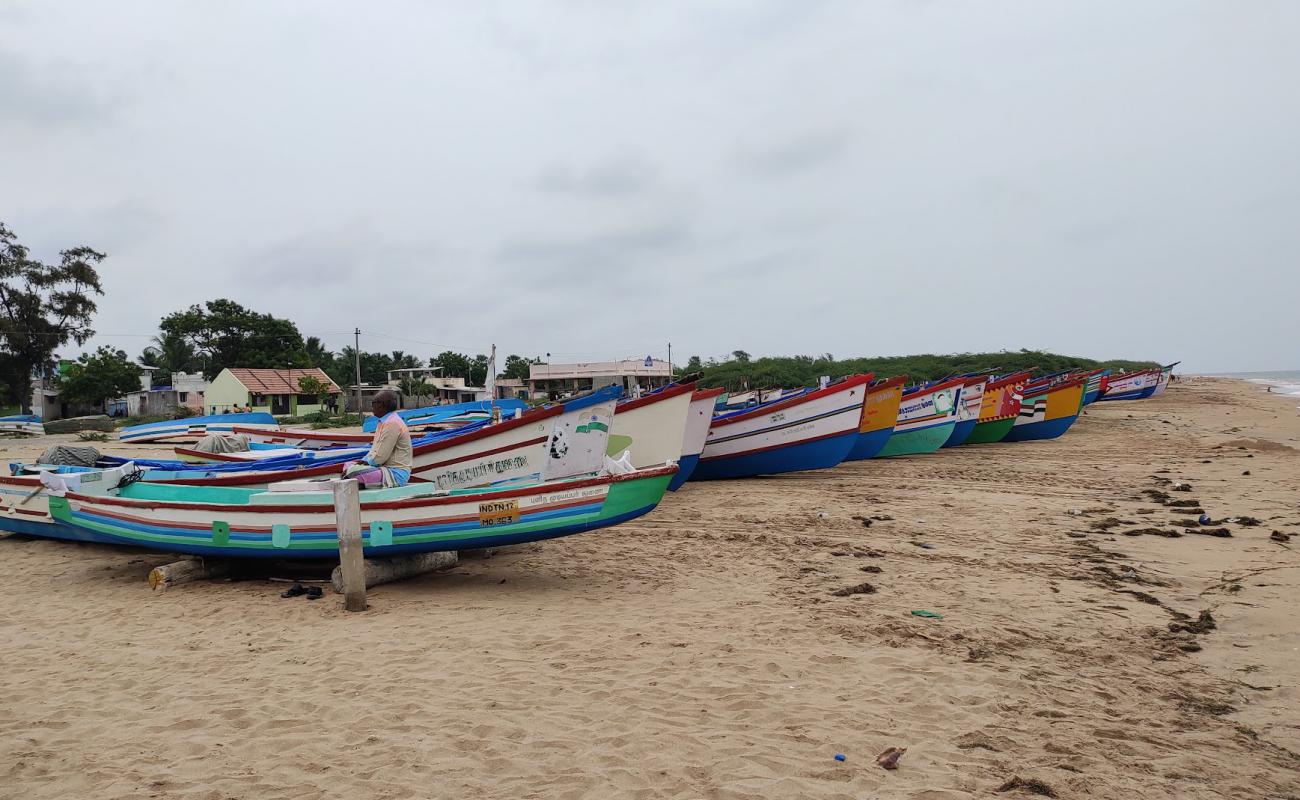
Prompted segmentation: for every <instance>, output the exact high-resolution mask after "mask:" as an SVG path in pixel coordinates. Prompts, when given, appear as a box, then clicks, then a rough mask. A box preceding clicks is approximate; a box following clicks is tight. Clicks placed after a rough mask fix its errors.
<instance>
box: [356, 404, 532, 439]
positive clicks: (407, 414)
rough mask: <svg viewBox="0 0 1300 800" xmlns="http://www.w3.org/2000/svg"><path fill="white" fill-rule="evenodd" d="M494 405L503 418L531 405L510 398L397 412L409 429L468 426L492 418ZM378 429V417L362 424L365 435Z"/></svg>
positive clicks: (366, 419) (406, 409)
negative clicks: (426, 426) (430, 426)
mask: <svg viewBox="0 0 1300 800" xmlns="http://www.w3.org/2000/svg"><path fill="white" fill-rule="evenodd" d="M493 405H495V406H496V407H497V408H498V409H500V410H501V416H503V417H513V416H514V415H515V412H516V411H518V412H524V411H527V410H528V409H529V405H528V404H527V403H525V402H523V401H522V400H515V399H513V398H508V399H505V400H497V401H496V402H495V404H494V403H493V402H492V401H490V400H474V401H471V402H468V403H452V404H449V405H445V406H423V407H421V408H404V409H401V410H400V411H398V412H397V416H399V417H401V418H402V421H403V422H405V423H406V426H407V427H408V428H419V427H421V426H425V425H448V426H450V425H457V424H468V423H470V422H478V421H480V420H484V419H487V418H488V417H489V416H491V414H492V407H493ZM378 427H379V418H378V417H373V416H372V417H366V418H365V420H364V421H363V422H362V423H361V430H362V431H363V432H365V433H374V432H375V429H376V428H378Z"/></svg>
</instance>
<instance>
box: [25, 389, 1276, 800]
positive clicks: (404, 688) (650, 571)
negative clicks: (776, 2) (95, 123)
mask: <svg viewBox="0 0 1300 800" xmlns="http://www.w3.org/2000/svg"><path fill="white" fill-rule="evenodd" d="M1295 406H1296V398H1290V397H1280V396H1277V395H1269V394H1266V393H1265V392H1264V391H1263V390H1262V388H1261V387H1259V386H1256V385H1252V384H1248V383H1244V382H1240V381H1232V380H1222V379H1209V378H1192V379H1187V380H1184V381H1183V382H1181V383H1177V384H1175V385H1173V387H1172V388H1171V389H1170V390H1169V391H1168V392H1167V393H1166V394H1165V395H1164V396H1162V397H1159V398H1154V399H1151V400H1146V401H1139V402H1129V403H1110V404H1106V403H1101V404H1096V405H1094V406H1091V407H1090V408H1089V409H1088V413H1087V415H1086V417H1084V418H1083V419H1081V420H1080V421H1079V422H1078V423H1077V424H1076V425H1075V426H1074V428H1073V429H1072V430H1071V431H1070V432H1069V433H1067V434H1066V435H1065V436H1064V437H1063V438H1061V439H1058V440H1055V441H1051V442H1029V443H1019V444H999V445H985V446H977V447H966V448H958V449H955V450H951V451H943V452H942V453H940V454H935V455H930V456H923V457H915V458H903V459H894V460H872V461H866V462H858V463H853V464H849V465H842V466H840V467H838V468H836V469H833V470H828V471H822V472H816V473H803V474H796V475H791V476H787V477H780V478H769V479H752V480H745V481H724V482H716V483H690V484H687V486H686V487H685V488H684V489H683V490H682V491H681V492H678V493H676V494H675V495H672V496H669V497H668V498H666V499H665V501H664V503H663V504H662V505H661V507H660V508H659V509H658V510H657V511H656V512H654V513H653V514H652V515H650V516H647V517H645V518H642V519H640V520H637V521H634V522H632V523H628V524H625V525H622V526H619V527H616V528H612V529H608V530H603V531H598V532H595V533H590V534H585V535H581V536H576V537H571V538H568V539H563V540H558V541H552V542H546V543H544V544H542V545H538V546H526V547H523V548H519V549H516V550H515V551H513V552H510V553H507V554H503V555H499V556H497V557H495V558H491V559H484V560H467V561H462V562H461V564H460V565H459V566H458V567H456V568H455V569H454V570H452V571H451V572H449V573H443V574H438V575H430V576H424V577H421V578H418V579H415V580H410V581H407V582H404V583H400V584H394V585H387V586H381V587H377V588H374V589H372V590H371V592H370V604H371V609H370V610H369V611H367V612H366V613H363V614H347V613H345V612H344V611H343V610H342V606H341V601H340V599H339V598H338V597H337V596H336V595H333V594H328V595H327V596H326V598H325V599H323V600H320V601H315V602H311V601H307V600H304V599H303V598H295V599H288V600H286V599H281V598H280V592H281V591H282V590H283V589H284V588H285V584H284V583H278V582H274V581H266V580H249V581H239V582H229V581H221V582H205V583H198V584H188V585H184V586H178V587H174V588H172V589H169V590H167V591H164V592H158V593H155V592H152V591H151V590H150V589H149V587H148V585H147V584H146V582H145V576H146V574H147V573H148V571H149V569H150V568H151V567H153V566H155V565H157V564H160V563H166V562H168V561H171V560H175V559H173V558H170V557H168V556H166V555H158V554H150V553H146V552H144V551H139V550H132V549H126V548H121V549H117V548H112V547H106V546H98V545H79V544H68V543H61V542H50V541H40V540H34V539H27V538H23V537H12V536H11V537H7V538H2V539H0V644H2V646H0V674H3V675H4V682H5V689H4V692H3V694H2V695H0V797H2V798H23V799H24V800H37V799H39V798H69V797H79V798H127V797H131V798H140V797H150V798H196V799H200V798H201V799H203V800H224V799H225V798H258V799H259V800H267V799H268V798H281V797H285V798H297V797H301V798H318V797H321V796H323V795H326V794H328V795H329V796H331V797H339V798H367V799H368V798H428V797H449V798H451V797H465V798H469V797H482V798H592V799H593V800H595V799H596V798H623V797H630V798H660V797H662V798H682V799H683V800H686V799H688V798H802V797H816V798H846V799H847V798H861V797H906V798H936V799H937V798H960V797H987V796H1005V797H1016V796H1035V794H1038V795H1043V794H1044V793H1049V792H1050V795H1048V796H1057V797H1062V798H1068V797H1090V798H1123V799H1124V800H1132V798H1152V797H1183V798H1202V797H1203V798H1218V797H1224V796H1229V797H1294V796H1300V716H1297V713H1296V701H1297V697H1298V695H1297V692H1298V687H1300V624H1298V623H1297V621H1296V617H1295V614H1294V603H1295V600H1296V598H1297V596H1298V595H1297V590H1298V588H1300V556H1298V555H1297V548H1300V507H1298V505H1297V498H1300V414H1298V413H1297V410H1296V408H1295ZM72 438H73V437H47V438H46V439H45V440H41V441H40V442H36V443H33V442H16V441H13V440H5V441H3V442H0V454H2V455H3V456H4V461H6V462H8V461H12V460H17V459H20V458H30V457H31V456H32V455H33V454H34V453H36V452H39V451H40V450H41V449H43V448H44V447H46V446H48V445H49V443H50V440H68V439H72ZM97 446H99V447H101V448H102V449H110V448H112V449H114V450H115V451H117V452H121V448H120V447H114V446H113V445H105V444H100V445H97ZM133 452H134V451H133ZM141 452H155V453H156V452H161V451H157V450H154V451H147V450H145V451H141ZM1180 483H1188V484H1190V491H1177V490H1175V485H1176V484H1180ZM1186 500H1195V501H1199V502H1198V505H1197V507H1199V508H1203V509H1204V512H1205V513H1207V514H1209V515H1210V516H1211V517H1213V518H1214V519H1215V520H1221V519H1225V518H1239V517H1251V518H1255V519H1257V520H1258V521H1259V524H1255V525H1250V524H1244V523H1242V522H1223V523H1222V524H1217V523H1216V524H1215V525H1213V526H1211V528H1212V529H1218V528H1223V529H1226V530H1227V532H1228V533H1230V534H1231V535H1230V536H1228V537H1220V536H1211V535H1204V531H1206V530H1208V529H1206V528H1202V527H1199V526H1196V527H1183V526H1179V525H1175V524H1173V523H1174V522H1176V521H1186V520H1188V519H1195V518H1196V516H1198V515H1196V514H1193V515H1191V516H1188V515H1186V514H1179V513H1176V512H1177V511H1179V510H1183V509H1185V508H1187V507H1183V509H1180V508H1177V507H1171V506H1168V505H1166V504H1165V503H1168V502H1177V501H1186ZM867 523H870V524H869V525H868V524H867ZM1140 531H1146V532H1145V533H1142V532H1140ZM1274 531H1277V532H1279V535H1278V536H1277V537H1276V539H1285V538H1286V536H1287V535H1288V534H1289V535H1290V536H1291V537H1292V538H1291V540H1290V541H1289V542H1287V541H1277V540H1275V539H1274V538H1272V537H1273V533H1274ZM1134 533H1136V535H1128V534H1134ZM1175 533H1177V534H1181V535H1178V536H1174V535H1172V534H1175ZM864 583H865V584H869V585H868V586H866V587H862V590H861V591H860V592H858V593H848V594H843V593H841V594H837V593H836V592H837V590H842V589H846V588H850V587H858V586H860V585H861V584H864ZM919 610H924V611H931V612H935V613H937V614H941V615H942V618H924V617H918V616H914V615H913V614H912V612H913V611H919ZM889 746H898V747H906V748H907V753H906V754H905V755H904V756H903V757H902V759H901V760H900V762H899V765H898V769H896V770H893V771H886V770H883V769H881V768H880V767H878V766H876V765H875V763H874V760H875V756H876V754H877V753H879V752H880V751H882V750H884V749H885V748H886V747H889ZM837 753H842V754H844V756H845V760H844V761H843V762H837V761H836V760H835V758H834V757H835V755H836V754H837ZM1000 790H1002V791H1003V793H1002V794H998V792H999V791H1000Z"/></svg>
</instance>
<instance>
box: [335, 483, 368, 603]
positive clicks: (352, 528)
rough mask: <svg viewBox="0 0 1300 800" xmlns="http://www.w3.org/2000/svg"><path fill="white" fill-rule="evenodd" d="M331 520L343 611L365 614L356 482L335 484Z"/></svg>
mask: <svg viewBox="0 0 1300 800" xmlns="http://www.w3.org/2000/svg"><path fill="white" fill-rule="evenodd" d="M334 516H335V518H336V524H335V525H336V527H337V528H338V532H339V569H340V570H341V571H342V578H343V607H344V608H346V609H347V610H348V611H365V610H366V566H365V559H364V558H363V557H362V550H361V492H360V489H359V488H358V486H357V482H356V481H355V480H351V479H349V480H341V481H334Z"/></svg>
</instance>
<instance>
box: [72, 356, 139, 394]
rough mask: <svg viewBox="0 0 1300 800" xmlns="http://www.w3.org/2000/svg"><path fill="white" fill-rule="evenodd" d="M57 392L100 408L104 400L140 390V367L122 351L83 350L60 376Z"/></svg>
mask: <svg viewBox="0 0 1300 800" xmlns="http://www.w3.org/2000/svg"><path fill="white" fill-rule="evenodd" d="M58 383H59V394H61V395H62V396H63V397H65V398H67V399H69V400H74V401H80V402H83V403H86V404H88V405H92V406H95V407H97V408H98V407H100V406H102V405H103V404H104V401H105V400H110V399H112V398H114V397H122V396H123V395H125V394H126V393H128V392H136V391H139V390H140V367H139V366H138V365H136V364H134V363H132V362H131V359H129V358H127V356H126V353H125V352H123V351H122V350H114V349H112V348H111V347H101V348H99V349H98V350H96V351H95V352H94V353H83V354H82V355H81V356H80V357H79V358H78V359H77V363H75V364H70V365H68V367H67V369H66V370H64V373H63V374H62V375H61V376H59V381H58Z"/></svg>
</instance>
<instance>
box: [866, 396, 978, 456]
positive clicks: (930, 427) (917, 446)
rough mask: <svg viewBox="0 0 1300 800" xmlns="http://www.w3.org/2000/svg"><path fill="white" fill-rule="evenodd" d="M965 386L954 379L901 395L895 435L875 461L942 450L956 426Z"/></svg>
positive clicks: (890, 438)
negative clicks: (962, 388) (962, 391)
mask: <svg viewBox="0 0 1300 800" xmlns="http://www.w3.org/2000/svg"><path fill="white" fill-rule="evenodd" d="M965 382H966V381H965V379H964V378H954V379H953V380H950V381H944V382H943V383H940V384H936V385H935V386H927V387H924V388H921V389H917V390H915V391H913V392H911V393H909V394H905V395H903V399H902V401H901V402H900V403H899V407H898V421H897V422H895V423H894V432H893V434H892V435H891V436H890V437H889V441H888V442H885V446H884V447H882V448H881V449H880V453H879V455H878V457H879V458H891V457H894V456H914V455H923V454H925V453H933V452H935V451H936V450H938V449H939V448H940V447H943V444H944V442H946V441H948V438H949V437H950V436H952V429H953V428H954V427H956V425H957V409H958V405H959V404H960V402H961V387H962V385H963V384H965Z"/></svg>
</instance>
